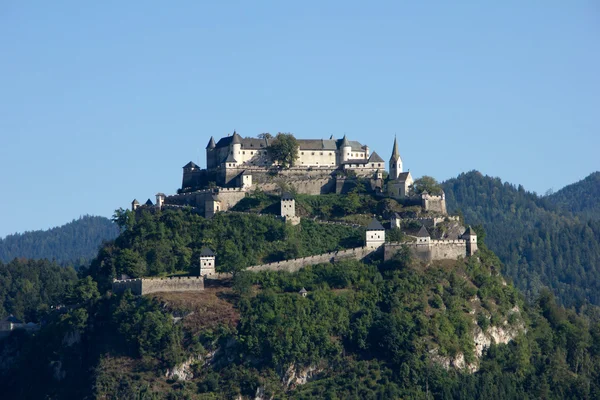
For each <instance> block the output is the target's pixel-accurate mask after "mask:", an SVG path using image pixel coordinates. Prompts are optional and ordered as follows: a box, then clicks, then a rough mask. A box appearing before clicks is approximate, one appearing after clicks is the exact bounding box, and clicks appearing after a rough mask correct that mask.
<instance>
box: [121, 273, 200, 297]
mask: <svg viewBox="0 0 600 400" xmlns="http://www.w3.org/2000/svg"><path fill="white" fill-rule="evenodd" d="M127 289H130V290H131V292H132V293H133V294H136V295H144V294H149V293H157V292H198V291H201V290H204V278H203V277H201V276H175V277H170V278H138V279H123V280H115V281H113V284H112V291H113V292H114V293H121V292H124V291H125V290H127Z"/></svg>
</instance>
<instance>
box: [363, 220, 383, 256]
mask: <svg viewBox="0 0 600 400" xmlns="http://www.w3.org/2000/svg"><path fill="white" fill-rule="evenodd" d="M365 243H366V246H367V247H369V248H371V249H377V248H379V247H381V246H383V244H384V243H385V228H384V227H383V225H381V222H379V221H378V220H377V218H375V217H373V221H371V223H370V224H369V225H368V226H367V232H366V237H365Z"/></svg>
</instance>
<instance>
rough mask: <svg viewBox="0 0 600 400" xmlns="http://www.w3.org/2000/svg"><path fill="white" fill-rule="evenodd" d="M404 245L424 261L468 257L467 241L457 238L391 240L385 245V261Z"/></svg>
mask: <svg viewBox="0 0 600 400" xmlns="http://www.w3.org/2000/svg"><path fill="white" fill-rule="evenodd" d="M402 246H406V247H408V248H409V249H410V251H411V253H412V255H413V256H414V257H416V258H418V259H420V260H423V261H435V260H456V259H457V258H459V257H467V255H468V253H467V241H466V240H463V239H456V240H431V241H430V242H429V243H426V244H422V243H414V242H391V243H386V244H385V245H384V253H383V254H384V255H383V259H384V260H385V261H387V260H389V259H391V258H392V257H394V255H395V254H396V253H397V252H398V250H400V248H401V247H402Z"/></svg>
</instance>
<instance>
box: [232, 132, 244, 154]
mask: <svg viewBox="0 0 600 400" xmlns="http://www.w3.org/2000/svg"><path fill="white" fill-rule="evenodd" d="M231 154H232V155H233V158H235V159H236V160H240V159H241V158H240V157H241V154H242V137H241V136H240V135H238V134H237V132H236V131H233V140H232V141H231Z"/></svg>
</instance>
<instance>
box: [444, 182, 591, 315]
mask: <svg viewBox="0 0 600 400" xmlns="http://www.w3.org/2000/svg"><path fill="white" fill-rule="evenodd" d="M598 176H599V175H598V174H597V173H596V174H592V175H590V177H588V178H586V180H584V181H582V182H579V183H578V184H574V185H571V186H567V187H566V188H565V189H563V190H561V191H559V192H557V193H556V194H554V195H552V196H549V197H539V196H537V195H536V194H534V193H530V192H527V191H525V189H524V188H523V187H522V186H518V187H515V186H514V185H511V184H509V183H503V182H502V181H501V180H500V179H499V178H491V177H489V176H483V175H482V174H481V173H479V172H476V171H472V172H469V173H465V174H461V175H459V176H458V177H457V178H455V179H450V180H448V181H446V182H444V184H443V187H444V190H445V192H446V201H447V204H448V211H449V212H460V213H461V214H462V215H463V216H464V219H465V221H466V222H467V223H469V224H473V225H477V224H481V225H482V226H483V227H484V229H485V231H486V232H487V237H486V242H487V244H488V245H489V247H490V249H492V250H493V251H494V252H495V253H496V254H497V255H498V257H500V259H501V260H502V262H503V263H504V267H505V269H504V271H503V272H504V273H505V274H506V275H507V276H509V277H510V278H512V280H513V281H514V283H515V285H516V286H517V287H518V288H520V289H521V290H522V291H523V292H524V293H525V294H526V295H527V296H528V297H529V298H530V299H533V298H535V297H536V296H537V295H538V293H539V291H540V289H541V288H542V287H545V286H546V287H550V288H552V289H553V291H554V292H555V294H556V296H557V298H558V299H559V301H560V302H562V303H564V304H565V305H568V306H571V305H582V304H585V303H587V302H591V303H592V304H595V305H600V219H598V218H597V217H598V215H597V214H595V213H594V212H593V210H596V209H597V207H598V205H599V204H600V202H598V200H597V197H596V198H595V201H596V202H595V203H594V202H593V201H592V200H594V199H590V197H589V196H587V195H585V194H583V193H582V191H588V190H589V191H591V192H594V191H595V192H597V191H598V187H599V182H600V181H599V180H598ZM592 188H593V190H592ZM586 193H587V192H586ZM555 196H556V197H555ZM565 198H570V199H572V203H570V204H572V205H571V206H570V207H565V206H563V205H562V200H561V199H565ZM572 213H578V214H579V213H580V214H581V215H580V216H574V215H573V214H572ZM590 213H591V214H590ZM588 214H589V215H593V216H595V217H596V218H595V219H588V218H586V216H588Z"/></svg>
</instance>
